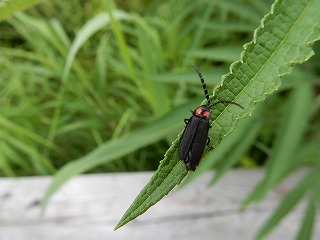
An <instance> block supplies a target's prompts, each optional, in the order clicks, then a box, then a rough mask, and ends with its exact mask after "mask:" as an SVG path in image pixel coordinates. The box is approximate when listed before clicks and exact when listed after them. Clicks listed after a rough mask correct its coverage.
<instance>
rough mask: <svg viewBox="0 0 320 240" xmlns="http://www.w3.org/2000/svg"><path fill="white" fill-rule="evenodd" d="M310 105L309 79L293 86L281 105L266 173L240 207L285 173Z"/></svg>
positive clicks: (300, 139) (261, 193)
mask: <svg viewBox="0 0 320 240" xmlns="http://www.w3.org/2000/svg"><path fill="white" fill-rule="evenodd" d="M311 106H312V88H311V86H310V83H308V82H306V83H302V84H299V85H297V86H296V88H295V89H294V91H293V92H292V95H291V96H290V99H289V103H288V104H287V105H285V106H284V107H285V108H284V113H283V115H284V117H283V121H282V123H281V126H280V127H279V129H280V132H279V133H278V135H277V138H276V140H275V142H274V144H273V145H274V146H273V149H274V150H273V152H272V154H271V156H270V158H269V159H268V165H267V174H266V176H265V178H264V179H263V180H262V182H261V183H259V184H258V185H257V186H256V187H255V189H254V191H253V192H252V193H250V194H249V195H248V197H247V198H246V200H245V201H244V202H243V207H244V206H246V205H247V204H249V203H250V202H252V201H259V200H261V199H262V198H263V197H264V196H265V194H266V193H267V192H268V190H269V189H271V188H272V187H273V186H274V185H275V184H276V183H278V182H279V181H280V180H281V179H282V178H283V177H285V176H286V175H287V173H288V172H289V170H291V168H292V166H296V165H297V164H294V160H295V156H296V155H297V154H296V151H297V149H298V148H299V143H300V142H301V141H302V139H303V136H304V133H305V130H306V129H307V127H308V122H309V117H310V112H311Z"/></svg>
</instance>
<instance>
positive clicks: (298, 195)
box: [255, 162, 320, 240]
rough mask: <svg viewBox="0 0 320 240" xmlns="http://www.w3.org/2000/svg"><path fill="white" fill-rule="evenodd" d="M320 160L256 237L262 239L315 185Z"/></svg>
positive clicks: (286, 197)
mask: <svg viewBox="0 0 320 240" xmlns="http://www.w3.org/2000/svg"><path fill="white" fill-rule="evenodd" d="M319 171H320V162H318V164H317V166H315V167H314V168H313V169H312V170H310V171H309V173H308V174H306V175H305V176H304V178H303V179H302V180H301V181H300V182H299V183H298V184H297V186H296V187H295V188H294V189H292V190H291V191H290V192H289V193H288V194H286V196H285V198H284V199H283V200H282V202H281V203H280V205H279V206H278V207H277V209H276V210H275V211H274V214H273V215H272V216H271V217H270V218H269V219H268V220H267V222H266V224H264V226H263V227H262V228H261V229H260V230H259V232H258V234H257V235H256V238H255V239H257V240H258V239H262V238H263V237H264V236H266V235H267V234H268V233H269V232H270V231H271V230H272V229H273V228H274V227H275V226H277V224H278V223H279V222H280V221H281V220H282V219H283V218H284V217H285V216H286V215H287V214H288V213H289V212H290V211H291V210H292V209H293V208H294V206H296V204H297V203H298V202H299V201H300V200H301V199H302V197H303V196H304V194H305V193H306V192H307V191H308V189H310V187H312V186H313V184H314V182H315V181H317V180H318V179H319V177H318V175H319Z"/></svg>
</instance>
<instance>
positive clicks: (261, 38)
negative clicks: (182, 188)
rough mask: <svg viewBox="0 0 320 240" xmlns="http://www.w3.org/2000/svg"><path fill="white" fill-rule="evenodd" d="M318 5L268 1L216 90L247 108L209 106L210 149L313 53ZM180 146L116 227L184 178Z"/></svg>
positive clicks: (218, 96) (175, 145)
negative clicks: (267, 8)
mask: <svg viewBox="0 0 320 240" xmlns="http://www.w3.org/2000/svg"><path fill="white" fill-rule="evenodd" d="M319 5H320V2H319V1H318V0H313V1H311V0H304V1H299V2H296V1H294V0H284V1H277V2H276V3H275V4H274V5H272V9H271V12H270V13H269V14H267V15H266V16H265V18H264V19H263V20H262V21H261V26H260V27H259V28H258V29H257V30H256V31H255V33H254V39H253V41H252V42H251V43H249V44H246V45H245V46H244V48H245V51H244V52H243V53H242V55H241V60H240V61H238V62H235V63H233V64H232V65H231V68H230V73H229V74H227V75H225V76H223V78H222V84H221V86H220V87H219V88H218V89H216V91H215V99H216V100H229V101H234V102H237V103H240V104H241V105H242V106H243V107H244V108H245V110H242V109H240V108H238V107H236V106H233V105H223V104H219V105H217V106H216V107H217V108H216V109H213V110H212V117H211V120H212V122H211V126H212V128H211V129H210V131H209V137H210V138H211V142H212V145H213V147H214V148H216V146H217V145H218V144H219V143H220V141H221V140H222V139H223V138H224V137H225V136H226V135H227V134H228V133H230V132H232V131H233V130H234V128H235V126H236V124H237V120H238V119H239V118H243V117H246V116H248V115H250V114H251V113H252V111H253V109H254V108H255V104H256V102H258V101H262V100H264V99H265V96H266V95H267V94H270V93H272V92H274V91H275V90H276V89H277V88H278V87H279V85H280V77H281V76H283V75H285V74H288V73H289V72H290V71H291V66H292V65H293V64H297V63H302V62H304V61H306V60H307V59H308V58H310V57H311V56H312V55H313V51H312V49H311V48H310V45H311V43H313V42H314V41H316V40H317V39H319V22H320V14H319V11H318V9H319V8H320V6H319ZM178 144H179V138H178V139H177V140H176V141H174V143H173V144H172V146H171V147H170V148H169V150H168V151H167V153H166V154H165V157H164V159H163V160H162V161H161V164H160V165H159V168H158V170H157V172H156V173H155V174H154V176H153V177H152V178H151V180H150V182H149V183H148V184H147V185H146V186H145V187H144V188H143V189H142V191H141V192H140V193H139V195H138V196H137V197H136V199H135V200H134V202H133V203H132V204H131V206H130V207H129V209H128V210H127V211H126V213H125V214H124V215H123V217H122V218H121V220H120V221H119V223H118V224H117V226H116V227H115V229H118V228H119V227H121V226H123V225H124V224H126V223H128V222H129V221H131V220H133V219H135V218H136V217H138V216H139V215H141V214H142V213H144V212H145V211H146V210H148V209H149V208H150V207H151V206H152V205H154V204H155V203H156V202H157V201H159V200H160V199H161V198H163V197H164V196H165V195H166V194H168V193H169V192H170V191H171V190H172V189H173V188H174V187H175V185H176V184H178V183H180V182H181V181H182V179H183V178H184V177H185V176H186V171H185V169H184V166H183V164H181V161H180V160H179V159H178V156H177V151H176V150H177V148H178Z"/></svg>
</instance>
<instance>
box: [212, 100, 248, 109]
mask: <svg viewBox="0 0 320 240" xmlns="http://www.w3.org/2000/svg"><path fill="white" fill-rule="evenodd" d="M219 103H230V104H234V105H237V106H238V107H240V108H242V109H244V108H243V107H242V106H241V105H240V104H239V103H236V102H232V101H225V100H222V101H218V102H215V103H214V104H212V105H211V106H209V107H213V106H215V105H217V104H219Z"/></svg>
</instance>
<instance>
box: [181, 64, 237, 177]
mask: <svg viewBox="0 0 320 240" xmlns="http://www.w3.org/2000/svg"><path fill="white" fill-rule="evenodd" d="M192 67H193V68H194V70H195V71H196V72H197V73H198V76H199V78H200V80H201V83H202V87H203V90H204V94H205V96H206V99H207V102H208V103H207V105H201V106H200V107H197V108H196V109H195V110H194V111H191V113H192V116H191V117H190V118H189V119H184V122H185V124H186V127H185V128H184V131H183V133H182V136H181V138H180V144H179V149H178V155H179V158H180V159H181V160H182V161H183V162H184V163H185V165H186V169H187V171H190V170H191V171H195V170H196V167H197V166H198V165H199V163H200V160H201V158H202V155H203V152H204V149H205V147H206V145H207V146H208V147H210V146H209V143H210V138H208V132H209V129H210V128H211V127H210V123H209V120H210V107H212V106H215V105H217V104H219V103H230V104H235V105H237V106H239V107H241V108H242V106H241V105H240V104H238V103H235V102H231V101H224V100H223V101H218V102H216V103H214V104H212V105H211V101H210V98H209V94H208V90H207V86H206V84H205V82H204V79H203V77H202V74H201V72H200V71H199V69H198V68H197V67H195V66H192Z"/></svg>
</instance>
